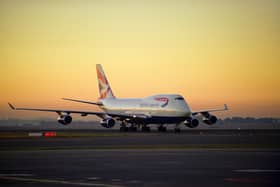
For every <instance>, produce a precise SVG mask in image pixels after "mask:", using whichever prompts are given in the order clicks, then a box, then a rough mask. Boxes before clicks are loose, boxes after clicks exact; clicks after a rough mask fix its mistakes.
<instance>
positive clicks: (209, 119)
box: [202, 112, 218, 125]
mask: <svg viewBox="0 0 280 187" xmlns="http://www.w3.org/2000/svg"><path fill="white" fill-rule="evenodd" d="M202 115H203V117H204V118H203V122H204V123H206V124H207V125H213V124H214V123H216V122H217V120H218V119H217V117H216V116H214V115H211V114H209V113H208V112H205V113H202Z"/></svg>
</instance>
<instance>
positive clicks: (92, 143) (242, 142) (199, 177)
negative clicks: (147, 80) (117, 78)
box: [0, 130, 280, 187]
mask: <svg viewBox="0 0 280 187" xmlns="http://www.w3.org/2000/svg"><path fill="white" fill-rule="evenodd" d="M56 133H57V134H56V135H57V136H56V137H28V136H27V134H28V132H27V131H16V132H10V131H5V132H1V135H0V185H1V186H38V185H40V186H42V187H43V186H69V185H71V186H105V187H106V186H108V187H118V186H246V187H247V186H279V185H280V162H279V158H280V133H279V131H273V130H258V131H254V130H250V131H238V130H223V131H219V130H199V131H183V132H182V133H180V134H174V133H156V132H153V133H140V132H139V133H119V132H117V131H109V132H107V131H57V132H56Z"/></svg>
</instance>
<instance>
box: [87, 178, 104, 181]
mask: <svg viewBox="0 0 280 187" xmlns="http://www.w3.org/2000/svg"><path fill="white" fill-rule="evenodd" d="M87 179H88V180H94V181H96V180H100V179H101V178H100V177H88V178H87Z"/></svg>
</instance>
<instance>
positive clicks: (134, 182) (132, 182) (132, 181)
mask: <svg viewBox="0 0 280 187" xmlns="http://www.w3.org/2000/svg"><path fill="white" fill-rule="evenodd" d="M127 183H131V184H136V183H141V181H139V180H131V181H128V182H127Z"/></svg>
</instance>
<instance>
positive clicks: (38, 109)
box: [8, 103, 107, 118]
mask: <svg viewBox="0 0 280 187" xmlns="http://www.w3.org/2000/svg"><path fill="white" fill-rule="evenodd" d="M8 104H9V106H10V108H11V109H13V110H29V111H40V112H56V113H57V114H58V115H62V114H68V115H69V114H71V113H73V114H81V116H87V115H96V116H98V117H100V118H103V117H104V116H105V115H107V114H106V113H104V112H89V111H78V110H61V109H43V108H16V107H14V106H13V105H12V104H11V103H8Z"/></svg>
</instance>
